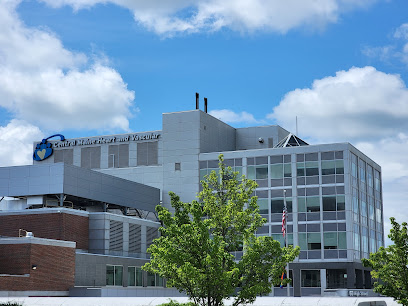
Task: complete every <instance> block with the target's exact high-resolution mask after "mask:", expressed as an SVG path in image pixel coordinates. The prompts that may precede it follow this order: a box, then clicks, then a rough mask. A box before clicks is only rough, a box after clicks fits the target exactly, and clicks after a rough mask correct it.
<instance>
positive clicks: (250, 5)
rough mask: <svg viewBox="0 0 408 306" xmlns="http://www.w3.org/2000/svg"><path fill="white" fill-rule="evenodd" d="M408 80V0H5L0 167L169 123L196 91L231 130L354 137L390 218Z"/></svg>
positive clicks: (0, 6) (406, 155) (402, 169)
mask: <svg viewBox="0 0 408 306" xmlns="http://www.w3.org/2000/svg"><path fill="white" fill-rule="evenodd" d="M407 73H408V1H406V0H388V1H386V0H360V1H354V0H287V1H272V0H270V1H265V0H235V1H232V0H217V1H216V0H195V1H192V0H173V1H167V0H137V1H136V0H110V1H109V0H103V1H102V0H4V1H1V2H0V97H1V98H0V166H6V165H20V164H27V163H31V161H30V155H31V150H32V147H31V146H32V142H33V141H34V140H38V139H41V138H42V137H44V136H47V135H51V134H54V133H62V134H64V135H65V136H66V137H68V138H69V137H79V136H92V135H100V134H110V133H122V132H128V131H145V130H158V129H161V114H162V113H163V112H173V111H183V110H191V109H193V108H194V107H195V92H199V93H200V98H201V108H202V107H203V97H207V98H208V104H209V111H210V113H211V114H213V115H215V116H217V117H219V118H221V119H223V120H225V121H227V122H228V123H230V124H231V125H232V126H235V127H242V126H253V125H259V124H263V125H264V124H280V125H282V126H283V127H284V128H286V129H288V130H290V131H294V130H295V118H296V116H297V117H298V122H299V135H300V136H301V137H302V138H304V139H306V140H308V141H309V142H310V143H322V142H337V141H348V142H350V143H352V144H353V145H355V146H356V147H358V148H359V149H361V150H362V151H363V152H364V153H366V154H367V155H368V156H370V157H372V158H373V159H374V160H375V161H376V162H378V163H379V164H381V165H382V167H383V184H384V203H385V208H386V212H385V216H386V218H388V217H389V216H392V215H394V216H395V215H397V214H398V213H399V208H400V207H401V206H400V205H404V203H406V201H407V198H408V194H407V192H406V191H405V190H406V185H407V184H408V123H407V122H408V120H407V119H408V89H407V83H408V74H407ZM10 143H13V145H12V146H11V145H10ZM403 219H405V221H407V220H408V214H406V215H404V216H403ZM398 221H404V220H398Z"/></svg>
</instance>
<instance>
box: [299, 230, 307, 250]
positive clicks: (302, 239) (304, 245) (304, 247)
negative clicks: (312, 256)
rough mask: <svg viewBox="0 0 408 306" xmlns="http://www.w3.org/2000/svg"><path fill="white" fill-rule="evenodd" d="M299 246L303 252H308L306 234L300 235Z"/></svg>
mask: <svg viewBox="0 0 408 306" xmlns="http://www.w3.org/2000/svg"><path fill="white" fill-rule="evenodd" d="M298 240H299V246H300V249H301V250H307V240H306V233H298Z"/></svg>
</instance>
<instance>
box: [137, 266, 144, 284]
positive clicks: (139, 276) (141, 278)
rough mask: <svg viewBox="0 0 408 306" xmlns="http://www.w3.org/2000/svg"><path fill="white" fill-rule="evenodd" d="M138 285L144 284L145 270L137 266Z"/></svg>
mask: <svg viewBox="0 0 408 306" xmlns="http://www.w3.org/2000/svg"><path fill="white" fill-rule="evenodd" d="M136 286H143V272H142V268H140V267H137V268H136Z"/></svg>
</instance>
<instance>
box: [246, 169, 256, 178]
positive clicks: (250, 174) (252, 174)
mask: <svg viewBox="0 0 408 306" xmlns="http://www.w3.org/2000/svg"><path fill="white" fill-rule="evenodd" d="M247 176H248V178H249V179H250V180H254V179H255V167H254V166H248V169H247Z"/></svg>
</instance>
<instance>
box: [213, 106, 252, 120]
mask: <svg viewBox="0 0 408 306" xmlns="http://www.w3.org/2000/svg"><path fill="white" fill-rule="evenodd" d="M209 114H210V115H211V116H214V117H215V118H218V119H220V120H222V121H224V122H227V123H258V122H259V121H258V120H256V119H255V117H254V116H253V115H252V114H250V113H247V112H241V113H235V112H234V111H232V110H229V109H219V110H212V111H210V113H209Z"/></svg>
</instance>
